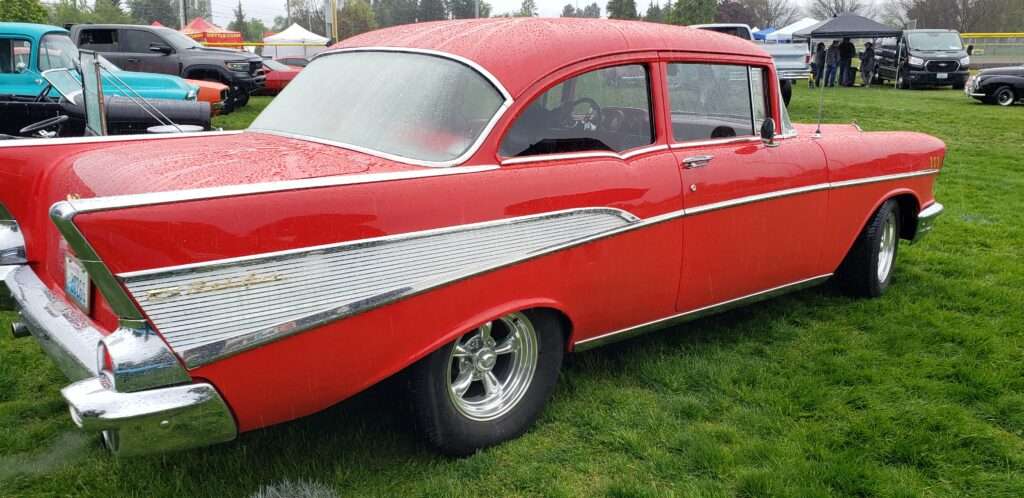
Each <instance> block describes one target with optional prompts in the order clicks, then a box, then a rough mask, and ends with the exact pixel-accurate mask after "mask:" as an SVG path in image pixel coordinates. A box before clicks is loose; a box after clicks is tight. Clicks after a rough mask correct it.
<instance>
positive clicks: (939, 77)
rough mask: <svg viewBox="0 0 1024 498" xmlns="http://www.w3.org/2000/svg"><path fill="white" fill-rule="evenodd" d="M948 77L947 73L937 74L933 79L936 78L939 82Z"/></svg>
mask: <svg viewBox="0 0 1024 498" xmlns="http://www.w3.org/2000/svg"><path fill="white" fill-rule="evenodd" d="M948 76H949V73H938V74H936V75H935V77H936V78H938V79H940V80H944V79H946V78H947V77H948Z"/></svg>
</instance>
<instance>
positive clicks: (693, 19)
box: [666, 0, 718, 26]
mask: <svg viewBox="0 0 1024 498" xmlns="http://www.w3.org/2000/svg"><path fill="white" fill-rule="evenodd" d="M666 8H667V7H666ZM717 13H718V2H717V1H716V0H676V3H675V4H673V5H672V10H671V12H669V13H668V16H667V17H668V22H670V23H672V24H679V25H684V26H686V25H690V24H704V23H709V22H712V21H714V20H715V14H717Z"/></svg>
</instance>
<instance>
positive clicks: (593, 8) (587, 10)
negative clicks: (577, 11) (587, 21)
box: [582, 2, 601, 19]
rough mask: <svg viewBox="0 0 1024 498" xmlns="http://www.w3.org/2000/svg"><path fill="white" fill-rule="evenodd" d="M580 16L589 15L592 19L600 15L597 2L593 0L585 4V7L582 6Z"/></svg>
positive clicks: (599, 7)
mask: <svg viewBox="0 0 1024 498" xmlns="http://www.w3.org/2000/svg"><path fill="white" fill-rule="evenodd" d="M582 17H590V18H593V19H597V18H599V17H601V6H600V5H598V4H597V2H594V3H592V4H590V5H587V6H586V7H583V15H582Z"/></svg>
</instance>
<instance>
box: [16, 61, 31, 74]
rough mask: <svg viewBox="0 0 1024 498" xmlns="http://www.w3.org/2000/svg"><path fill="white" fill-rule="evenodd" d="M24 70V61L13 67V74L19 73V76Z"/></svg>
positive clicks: (25, 66)
mask: <svg viewBox="0 0 1024 498" xmlns="http://www.w3.org/2000/svg"><path fill="white" fill-rule="evenodd" d="M26 69H28V64H25V62H24V61H22V62H19V63H17V64H15V65H14V72H15V73H19V74H20V73H24V72H25V70H26Z"/></svg>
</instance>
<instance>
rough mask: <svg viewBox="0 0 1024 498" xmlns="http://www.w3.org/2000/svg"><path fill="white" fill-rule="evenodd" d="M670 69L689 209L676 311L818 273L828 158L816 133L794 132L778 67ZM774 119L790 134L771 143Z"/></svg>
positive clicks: (673, 122) (678, 64)
mask: <svg viewBox="0 0 1024 498" xmlns="http://www.w3.org/2000/svg"><path fill="white" fill-rule="evenodd" d="M665 69H666V81H667V82H668V90H667V91H666V92H665V93H666V97H667V99H668V100H669V102H668V104H667V105H666V107H667V108H668V109H669V110H670V118H669V119H670V125H669V126H670V127H671V129H672V133H671V138H672V144H671V147H672V151H673V153H674V154H675V160H676V161H677V164H678V165H679V167H680V168H681V171H682V177H681V178H682V182H683V206H684V209H685V212H686V216H685V217H684V218H683V219H684V220H685V222H684V227H683V230H684V232H685V233H686V237H685V239H684V241H683V263H682V277H681V279H680V285H679V294H678V299H677V307H678V309H679V310H680V311H687V310H693V309H698V308H702V307H706V306H711V305H715V304H719V303H724V302H727V301H730V300H733V299H737V298H742V297H744V296H748V295H751V294H756V293H759V292H761V291H764V290H767V289H772V288H775V287H778V286H784V285H787V284H790V283H794V282H798V281H800V280H803V279H807V278H810V277H812V276H815V275H816V274H817V273H818V272H819V271H820V268H819V260H820V256H821V248H822V237H823V234H824V222H825V207H826V201H827V189H826V188H825V186H826V185H827V175H828V173H827V169H826V164H825V158H824V154H823V153H822V151H821V149H820V148H819V147H818V145H817V144H815V143H814V142H813V140H812V139H810V138H809V137H804V136H790V135H791V134H793V133H795V132H791V131H790V130H789V129H787V128H785V127H784V126H783V123H784V122H785V123H786V125H787V126H789V125H788V117H785V119H783V118H784V116H783V113H784V112H785V111H784V108H783V107H781V106H780V105H778V104H779V101H778V99H777V97H776V96H777V95H778V91H777V88H778V85H777V83H776V81H777V80H776V79H775V76H774V72H771V71H769V70H768V68H767V67H758V66H750V65H747V64H740V63H732V64H715V63H708V62H688V61H683V60H679V61H669V62H668V63H667V64H666V65H665ZM769 82H770V83H771V85H769ZM772 90H774V92H773V91H772ZM768 118H773V119H775V122H776V124H777V127H776V129H779V130H782V131H784V132H786V133H782V135H783V136H782V137H780V138H779V139H778V140H777V141H776V142H775V143H774V144H772V145H769V144H766V143H764V142H763V141H762V140H761V138H760V136H759V133H760V125H761V124H762V123H763V121H764V120H765V119H768Z"/></svg>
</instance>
